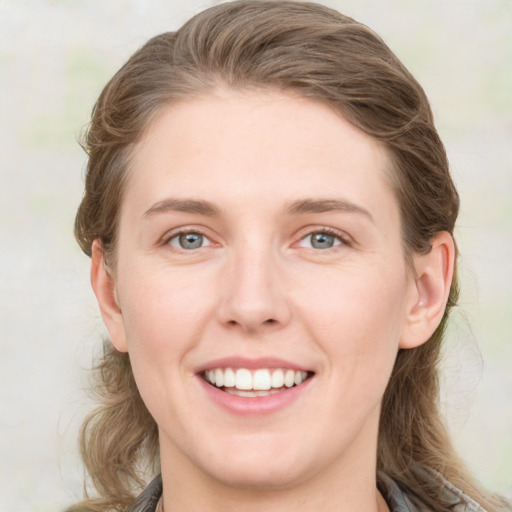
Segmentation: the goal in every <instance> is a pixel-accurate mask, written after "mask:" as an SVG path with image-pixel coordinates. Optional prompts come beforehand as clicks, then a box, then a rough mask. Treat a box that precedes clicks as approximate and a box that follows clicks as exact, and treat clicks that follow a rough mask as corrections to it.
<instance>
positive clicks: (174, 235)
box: [162, 228, 213, 252]
mask: <svg viewBox="0 0 512 512" xmlns="http://www.w3.org/2000/svg"><path fill="white" fill-rule="evenodd" d="M188 234H194V235H195V234H197V235H201V236H202V237H204V238H205V239H206V240H207V241H208V242H209V245H207V246H202V247H198V249H204V247H209V246H210V245H212V244H213V242H212V241H211V240H210V238H209V237H208V236H207V235H206V233H205V232H204V231H203V230H201V229H198V228H190V229H180V230H179V231H173V232H172V233H169V234H168V235H167V236H165V237H164V238H163V239H162V245H168V246H169V247H171V248H172V250H175V251H178V252H192V251H194V249H184V248H181V247H175V246H173V245H172V244H171V241H172V240H174V239H175V238H178V237H180V236H183V235H188Z"/></svg>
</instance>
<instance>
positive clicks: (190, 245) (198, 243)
mask: <svg viewBox="0 0 512 512" xmlns="http://www.w3.org/2000/svg"><path fill="white" fill-rule="evenodd" d="M167 243H168V244H169V245H171V246H172V247H176V248H178V249H183V250H185V251H191V250H193V249H200V248H201V247H206V246H208V245H210V244H211V242H210V240H209V239H208V238H207V237H206V236H204V235H203V234H202V233H199V232H197V231H189V232H187V233H178V234H176V235H174V236H173V237H171V238H169V240H168V242H167Z"/></svg>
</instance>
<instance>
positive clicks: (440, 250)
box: [400, 231, 456, 349]
mask: <svg viewBox="0 0 512 512" xmlns="http://www.w3.org/2000/svg"><path fill="white" fill-rule="evenodd" d="M430 243H431V245H432V249H430V251H429V252H428V254H424V255H418V256H415V257H414V261H413V263H414V270H415V275H414V276H413V283H412V284H411V286H412V289H411V296H410V300H409V304H408V306H407V311H406V315H407V318H406V324H405V329H404V332H403V333H402V338H401V340H400V348H404V349H409V348H415V347H418V346H420V345H422V344H423V343H425V342H426V341H428V340H429V339H430V337H431V336H432V334H433V333H434V331H435V330H436V329H437V327H438V325H439V323H440V322H441V319H442V318H443V315H444V311H445V308H446V303H447V301H448V296H449V294H450V287H451V284H452V279H453V273H454V267H455V256H456V250H455V243H454V241H453V238H452V236H451V235H450V233H448V232H446V231H442V232H440V233H437V234H436V236H434V238H433V239H432V240H431V241H430Z"/></svg>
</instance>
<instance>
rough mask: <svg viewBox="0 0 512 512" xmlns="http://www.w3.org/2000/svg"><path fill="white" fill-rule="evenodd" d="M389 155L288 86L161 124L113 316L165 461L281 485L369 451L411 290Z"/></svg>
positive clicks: (165, 115)
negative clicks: (292, 92)
mask: <svg viewBox="0 0 512 512" xmlns="http://www.w3.org/2000/svg"><path fill="white" fill-rule="evenodd" d="M388 167H389V161H388V158H387V155H386V152H385V149H384V148H383V147H382V146H381V145H380V143H378V142H377V141H375V140H374V139H372V138H370V137H369V136H367V135H365V134H364V133H362V132H361V131H359V130H358V129H356V128H354V127H353V126H352V125H351V124H349V123H348V122H346V121H345V120H344V119H342V118H341V117H340V116H338V115H336V114H335V113H333V112H332V111H331V110H330V109H328V108H327V107H325V106H323V105H321V104H319V103H316V102H313V101H311V100H306V99H301V98H298V97H294V96H293V95H286V94H282V93H277V92H275V93H272V92H257V91H252V92H234V91H229V90H222V91H218V92H216V93H215V94H212V95H210V96H205V97H201V98H196V99H192V100H189V101H183V102H181V103H177V104H174V105H171V106H169V107H167V108H166V109H164V110H163V111H162V112H161V114H160V116H159V117H158V118H157V119H156V120H154V121H153V123H152V124H151V125H150V127H149V130H148V131H147V133H146V134H145V136H144V138H143V139H142V140H141V142H140V143H139V144H138V145H137V147H136V148H135V150H134V156H133V161H132V166H131V174H130V177H129V180H128V182H127V188H126V194H125V197H124V202H123V205H122V210H121V217H120V231H119V242H118V252H117V265H116V270H115V276H114V295H115V298H116V302H117V304H118V306H119V311H118V313H114V314H112V315H111V318H109V319H107V320H106V323H107V327H108V328H109V331H110V334H111V337H112V341H113V343H114V344H115V346H116V347H117V348H118V349H119V350H121V351H127V352H129V354H130V360H131V362H132V366H133V371H134V375H135V378H136V381H137V385H138V387H139V389H140V392H141V395H142V397H143V399H144V401H145V403H146V405H147V407H148V409H149V411H150V412H151V414H152V415H153V417H154V418H155V420H156V422H157V424H158V427H159V433H160V443H161V453H162V465H163V467H165V466H166V465H167V466H168V468H167V472H168V473H169V472H172V471H177V472H179V473H180V474H187V475H189V476H190V475H195V476H196V477H201V478H208V479H211V480H212V481H216V482H221V483H223V484H229V485H234V486H267V487H268V486H275V487H279V486H281V487H287V486H292V485H294V484H296V483H300V482H305V481H309V480H311V479H314V478H316V477H317V476H320V475H326V474H328V473H333V474H334V473H335V474H337V475H339V474H342V473H343V472H345V473H346V474H347V475H349V474H357V473H358V472H360V471H363V470H365V469H364V468H365V467H366V466H367V465H369V466H370V468H371V467H372V466H373V469H374V468H375V450H376V439H377V431H378V420H379V409H380V403H381V398H382V395H383V393H384V390H385V387H386V384H387V382H388V379H389V376H390V373H391V370H392V367H393V363H394V360H395V357H396V353H397V350H398V349H399V347H400V345H401V343H403V340H404V337H405V336H406V334H405V333H406V331H407V328H408V311H409V310H410V307H411V303H412V302H414V301H415V300H416V299H417V293H416V284H415V281H414V279H413V277H412V276H411V273H410V272H409V269H408V266H407V265H406V263H405V258H404V254H403V249H402V243H401V237H400V218H399V208H398V204H397V201H396V199H395V197H394V195H393V192H392V190H391V188H390V186H389V184H388V179H387V177H386V176H387V175H386V173H387V172H389V171H388V169H387V168H388ZM227 454H229V457H227V456H226V455H227ZM167 461H170V462H167ZM172 468H176V469H175V470H173V469H172Z"/></svg>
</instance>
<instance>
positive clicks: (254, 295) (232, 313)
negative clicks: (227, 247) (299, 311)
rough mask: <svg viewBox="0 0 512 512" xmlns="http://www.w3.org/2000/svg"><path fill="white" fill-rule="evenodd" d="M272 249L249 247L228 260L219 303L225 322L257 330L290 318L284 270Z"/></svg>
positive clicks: (219, 315)
mask: <svg viewBox="0 0 512 512" xmlns="http://www.w3.org/2000/svg"><path fill="white" fill-rule="evenodd" d="M270 252H271V251H270V250H260V251H257V250H246V251H243V252H241V253H239V254H236V255H233V257H232V258H231V259H230V261H229V263H227V268H225V269H224V273H223V275H222V276H221V280H222V285H221V289H222V295H221V300H220V301H219V303H218V318H219V320H220V322H221V323H223V324H224V325H227V326H230V327H238V328H240V329H241V330H243V331H245V332H246V333H253V334H254V333H259V332H261V331H266V330H268V329H278V328H280V327H283V326H284V325H286V324H287V323H288V322H289V320H290V316H291V310H290V304H289V302H288V298H287V293H286V283H285V280H284V275H283V274H284V273H283V272H282V269H281V270H280V268H279V265H278V264H277V262H276V257H275V256H274V257H273V256H272V255H271V254H270Z"/></svg>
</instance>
